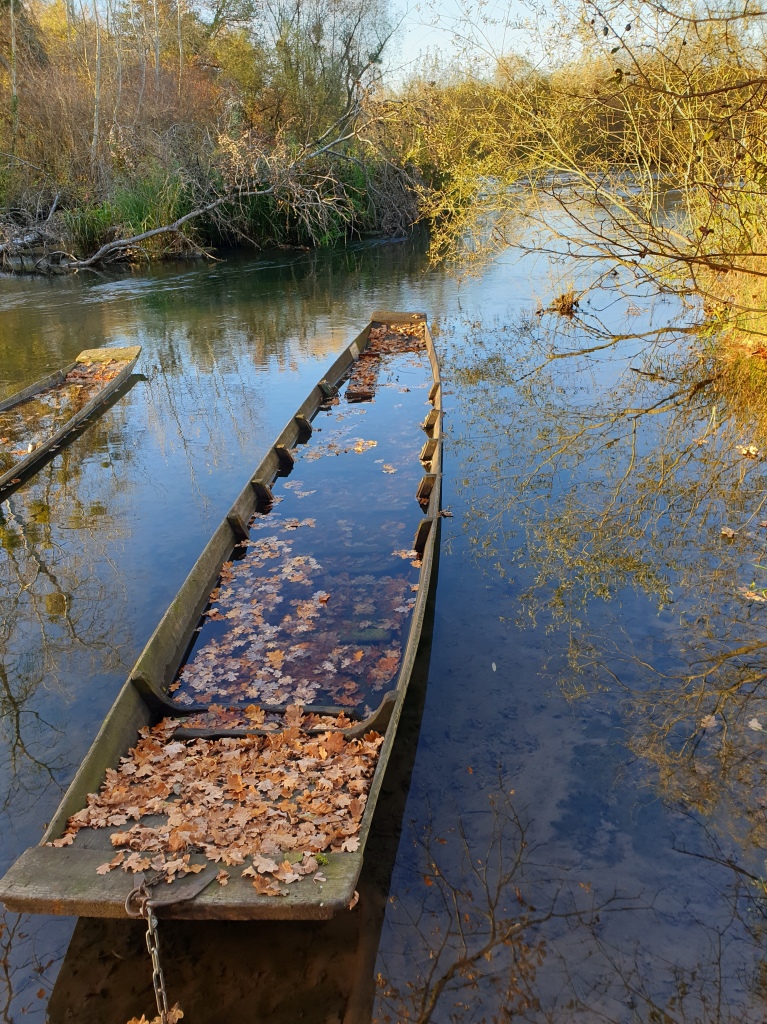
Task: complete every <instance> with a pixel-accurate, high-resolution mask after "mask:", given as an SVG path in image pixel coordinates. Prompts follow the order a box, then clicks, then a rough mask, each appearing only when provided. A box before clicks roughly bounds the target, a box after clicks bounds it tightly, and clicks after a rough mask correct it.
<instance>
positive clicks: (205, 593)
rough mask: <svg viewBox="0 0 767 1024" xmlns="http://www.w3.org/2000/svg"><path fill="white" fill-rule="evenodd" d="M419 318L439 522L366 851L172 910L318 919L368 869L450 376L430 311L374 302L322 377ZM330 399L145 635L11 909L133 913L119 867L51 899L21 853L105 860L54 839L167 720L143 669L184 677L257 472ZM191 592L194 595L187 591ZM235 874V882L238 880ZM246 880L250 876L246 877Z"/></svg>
mask: <svg viewBox="0 0 767 1024" xmlns="http://www.w3.org/2000/svg"><path fill="white" fill-rule="evenodd" d="M414 322H421V323H423V325H424V333H425V342H426V350H427V354H428V357H429V362H430V365H431V371H432V378H433V384H432V386H431V390H430V392H429V396H430V400H431V402H432V408H433V409H436V410H437V411H438V415H437V417H436V419H435V422H434V423H433V424H432V425H431V426H430V427H429V428H428V430H431V433H429V432H428V430H427V437H432V438H434V439H436V441H437V444H436V447H435V451H434V454H433V457H432V460H431V462H430V464H428V465H427V466H423V473H424V475H429V476H432V477H433V478H434V485H433V486H432V489H431V493H430V494H429V501H428V506H427V508H426V510H425V513H424V515H423V517H422V519H421V520H420V521H419V528H420V526H421V525H422V524H423V522H424V521H426V520H428V521H430V523H431V526H430V528H429V533H428V537H427V538H426V542H425V545H424V548H423V553H422V555H421V572H420V575H419V587H418V594H417V597H416V602H415V605H414V607H413V613H412V618H411V622H410V628H409V630H408V637H407V641H406V644H405V648H404V651H403V655H402V661H401V663H400V667H399V670H398V673H397V679H396V686H393V687H392V689H391V690H390V691H389V692H390V693H394V694H396V697H395V699H394V701H393V705H394V706H393V708H392V713H391V717H390V719H389V721H388V723H387V725H386V728H385V731H384V742H383V745H382V747H381V750H380V752H379V755H378V759H377V763H376V768H375V770H374V773H373V776H372V778H371V781H370V787H369V790H368V795H367V802H366V806H365V810H364V812H363V816H362V820H361V825H360V830H359V833H358V835H357V837H358V839H359V848H358V851H355V852H343V853H340V854H334V853H330V854H328V858H329V862H330V863H329V865H328V866H327V867H325V868H324V869H323V871H324V873H325V874H326V876H328V883H329V884H325V885H324V886H321V887H320V888H319V889H318V890H317V891H316V892H314V893H312V896H313V898H312V899H306V890H305V889H304V888H303V885H304V883H294V885H293V886H290V887H289V897H288V898H286V897H282V896H277V897H268V896H258V895H257V894H255V893H254V892H253V891H252V886H250V884H249V883H247V881H246V880H245V879H239V878H234V877H232V878H231V879H230V884H229V885H228V886H227V887H226V889H223V888H222V887H219V886H210V887H208V888H207V889H206V890H205V891H203V892H202V893H201V894H200V895H198V896H197V897H196V898H195V899H193V900H190V901H188V902H179V903H176V904H170V905H167V906H164V907H163V908H162V909H161V910H160V911H159V912H160V914H161V916H163V917H173V918H186V919H226V920H236V919H248V920H251V919H258V918H262V919H297V918H298V919H302V920H308V919H317V918H328V917H331V916H333V915H334V914H335V913H337V912H338V911H340V910H342V909H343V908H344V907H346V906H348V904H349V901H350V899H351V897H352V896H353V893H354V887H355V885H356V883H357V880H358V878H359V874H360V871H361V869H362V862H363V857H364V851H365V847H366V843H367V838H368V834H369V832H370V827H371V824H372V819H373V815H374V812H375V807H376V804H377V801H378V795H379V792H380V789H381V785H382V783H383V778H384V775H385V773H386V768H387V765H388V761H389V757H390V754H391V750H392V747H393V744H394V740H395V736H396V731H397V727H398V724H399V719H400V716H401V713H402V707H403V704H404V700H405V696H406V693H407V689H408V684H409V681H410V675H411V673H412V669H413V664H414V662H415V657H416V654H417V651H418V646H419V642H420V635H421V630H422V626H423V620H424V616H425V613H426V606H427V602H428V598H429V590H430V583H431V574H432V565H433V562H434V552H435V547H436V544H437V541H438V536H439V532H440V531H439V526H440V523H439V508H440V501H441V482H442V382H441V377H440V368H439V361H438V359H437V355H436V351H435V349H434V343H433V340H432V338H431V334H430V332H429V328H428V324H427V319H426V316H425V314H402V313H392V312H389V311H380V310H376V311H374V312H373V313H372V315H371V319H370V321H369V322H368V324H367V325H366V326H365V327H364V328H363V330H362V331H361V332H360V333H359V334H358V335H357V336H356V337H355V338H354V339H353V340H352V342H351V343H350V344H349V345H348V346H347V347H346V348H345V349H344V350H343V351H342V352H341V353H340V354H339V356H338V357H337V358H336V360H335V361H334V362H333V364H332V366H331V367H330V369H329V370H328V372H327V374H326V377H325V378H324V379H323V381H322V383H327V382H329V383H331V384H333V385H334V386H336V385H338V384H339V383H340V382H342V380H343V378H344V376H345V375H346V374H347V371H348V370H349V369H350V367H351V366H353V365H354V363H355V362H356V359H357V358H358V356H359V354H360V352H362V351H364V349H365V348H366V347H367V345H368V342H369V335H370V330H371V328H372V327H373V326H374V325H376V324H389V325H394V324H397V323H414ZM326 401H327V395H326V391H324V390H323V388H322V387H321V386H320V383H318V384H316V385H315V386H314V388H313V389H312V391H311V392H310V394H309V396H308V397H307V398H306V399H305V401H304V402H303V403H302V405H301V406H300V407H299V409H298V410H297V412H296V413H295V414H294V416H293V417H292V418H291V420H290V421H289V422H288V424H287V425H286V427H285V428H284V429H283V431H282V432H281V433H280V435H279V436H278V438H277V440H276V441H275V442H274V443H273V444H272V445H271V446H270V448H269V450H268V451H267V453H266V454H265V456H264V458H263V459H262V460H261V462H260V463H259V466H258V467H257V469H256V471H255V473H253V474H252V475H251V478H250V481H249V482H248V484H246V486H245V487H244V488H243V490H242V491H241V493H240V494H239V495H238V497H237V498H236V499H235V501H234V503H233V505H232V507H231V509H230V510H229V512H228V513H227V514H226V515H225V516H224V518H223V520H222V522H221V524H220V525H219V527H218V528H217V529H216V531H215V532H214V533H213V535H212V536H211V538H210V540H209V541H208V543H207V544H206V546H205V548H204V549H203V551H202V552H201V554H200V556H199V557H198V559H197V561H196V562H195V564H194V565H193V567H192V569H191V570H190V572H189V573H188V575H187V577H186V579H185V580H184V582H183V583H182V585H181V587H180V589H179V591H178V592H177V594H176V597H175V598H174V599H173V601H172V602H171V605H170V606H169V608H168V609H167V611H166V612H165V614H164V615H163V617H162V619H161V620H160V622H159V624H158V625H157V627H156V628H155V630H154V631H153V633H152V635H151V637H150V638H149V640H148V641H147V643H146V644H145V646H144V649H143V651H142V653H141V654H140V655H139V657H138V658H137V660H136V662H135V664H134V667H133V669H132V670H131V672H130V673H129V675H128V678H127V680H126V682H125V683H124V684H123V686H122V688H121V689H120V691H119V693H118V694H117V696H116V698H115V701H114V703H113V705H112V707H111V708H110V710H109V712H107V715H106V717H105V719H104V721H103V723H102V725H101V727H100V729H99V731H98V733H97V735H96V737H95V738H94V740H93V742H92V744H91V747H90V748H89V750H88V752H87V753H86V755H85V757H84V759H83V761H82V762H81V764H80V767H79V768H78V770H77V772H76V774H75V776H74V778H73V779H72V781H71V783H70V784H69V786H68V788H67V791H66V793H65V794H64V796H63V798H62V800H61V803H60V805H59V807H58V809H57V810H56V812H55V813H54V815H53V817H52V819H51V821H50V823H49V825H48V827H47V829H46V831H45V834H44V835H43V837H42V839H41V840H40V843H39V844H38V846H36V847H31V848H29V849H28V850H27V851H25V853H23V854H22V855H21V857H20V858H19V859H18V860H17V861H16V862H15V864H14V865H13V866H12V867H11V869H10V870H9V872H8V874H7V875H6V878H5V879H2V880H0V901H2V902H4V903H5V904H6V906H7V907H8V909H11V910H25V911H29V910H35V911H36V912H40V913H58V914H80V915H82V916H103V917H124V916H125V910H124V899H125V895H126V894H127V892H128V888H129V886H130V884H131V883H130V880H129V879H127V878H120V877H119V875H118V873H116V872H115V873H114V876H116V877H113V875H107V876H98V877H97V881H98V886H99V887H100V888H101V889H102V890H104V891H103V895H102V899H101V900H95V899H88V898H85V899H84V900H79V901H78V895H77V892H73V893H72V895H71V898H70V897H69V893H67V895H66V897H62V896H49V897H48V898H47V899H46V898H45V897H44V896H43V895H42V892H38V894H37V895H36V896H33V895H32V894H31V893H29V894H28V895H24V894H22V893H20V892H19V891H18V888H19V886H18V885H17V884H16V882H15V879H14V877H13V876H14V875H15V874H17V871H16V866H17V865H19V866H21V862H22V861H24V859H25V858H29V859H30V860H35V859H36V860H37V861H38V862H39V863H38V867H39V868H42V867H43V865H45V866H46V867H48V866H49V867H48V871H47V872H46V873H49V872H50V868H52V867H53V866H54V864H60V866H61V868H65V867H66V862H67V861H69V860H70V859H72V858H73V856H74V859H77V854H80V855H81V858H80V859H81V860H82V861H87V862H88V866H87V867H86V864H85V863H82V865H81V867H82V868H86V870H87V871H88V873H89V874H90V873H91V871H95V867H96V866H97V865H95V864H94V865H93V866H92V867H91V866H90V861H91V860H92V859H93V858H94V856H95V855H96V853H98V857H99V860H103V858H104V856H105V850H98V851H96V850H94V849H92V848H91V849H87V848H84V847H79V848H78V847H65V848H59V849H56V848H51V847H50V846H48V845H47V844H49V843H50V842H51V841H52V840H53V839H54V838H58V837H59V836H60V835H61V834H62V833H63V832H64V830H65V828H66V824H67V821H68V819H69V818H70V817H71V815H72V814H73V813H76V811H78V810H80V809H81V808H82V807H83V806H84V805H85V800H86V797H87V795H88V794H89V793H92V792H95V791H97V790H98V788H99V786H100V785H101V783H102V781H103V778H104V772H105V770H106V768H108V767H114V766H116V764H117V763H118V761H119V759H120V757H122V756H124V755H125V754H126V753H127V751H128V750H129V749H130V748H131V747H132V746H134V745H135V742H136V737H137V733H138V729H139V728H141V727H142V726H146V725H150V724H151V723H152V722H153V721H157V720H159V718H160V717H162V713H161V712H160V711H159V710H158V709H157V708H153V707H152V706H151V703H150V701H149V700H148V699H147V694H146V690H145V689H143V688H141V689H140V688H139V686H137V685H136V680H137V678H139V679H140V677H141V675H142V673H151V674H152V675H153V676H154V679H155V681H156V682H157V683H159V686H160V688H161V689H162V690H163V691H165V692H166V693H167V687H168V686H169V684H170V682H171V681H172V680H173V678H175V675H176V672H177V671H178V667H179V664H180V662H181V660H182V659H183V657H184V654H185V653H186V651H187V647H188V642H189V640H190V639H191V635H192V633H193V631H194V629H195V627H196V626H197V624H198V623H199V618H200V615H201V613H202V611H203V610H204V608H205V606H206V604H207V602H208V599H209V595H210V591H211V589H212V588H213V586H214V585H215V583H216V581H217V580H218V578H219V576H220V573H221V568H222V566H223V564H224V563H225V562H226V561H227V560H228V559H230V558H231V555H232V552H233V551H234V550H235V548H236V546H237V544H238V543H239V541H240V539H241V538H240V537H238V535H237V533H236V529H235V526H234V525H233V523H232V519H233V517H234V518H235V519H236V518H237V517H239V518H240V521H244V522H245V523H248V522H249V521H250V519H251V517H252V515H253V514H254V512H256V511H258V504H259V498H258V493H257V488H256V487H255V485H254V482H256V481H258V482H259V483H261V484H266V486H267V487H270V486H271V484H272V483H273V481H274V479H275V478H276V477H277V476H278V475H280V470H281V468H282V467H281V464H280V460H279V458H278V456H277V454H276V452H275V449H276V448H277V446H278V445H280V444H283V445H285V446H286V447H287V448H288V449H290V448H292V447H293V446H294V445H295V443H296V442H297V440H298V438H299V437H300V436H301V434H302V429H301V426H300V423H299V422H297V417H306V418H307V419H309V420H311V419H312V417H313V416H314V415H315V414H316V413H317V412H318V411H319V408H320V406H321V405H324V404H325V403H326ZM184 598H186V599H187V600H186V601H185V600H184ZM179 605H181V606H182V607H186V609H187V610H186V612H185V613H183V612H182V614H183V617H184V619H185V620H186V621H185V622H182V623H180V624H179V622H178V621H177V618H178V607H179ZM190 606H191V610H190ZM168 641H170V642H171V646H172V647H173V652H174V653H173V655H172V657H171V658H170V660H169V661H168V660H166V662H165V664H164V665H162V664H158V663H157V660H156V657H155V655H156V653H157V649H158V648H163V647H165V646H166V645H167V644H168ZM53 854H60V855H61V854H64V856H63V857H60V858H58V859H57V858H55V857H53V856H52V855H53ZM35 855H37V856H35ZM31 866H32V865H31V864H30V867H31ZM38 873H39V872H38ZM73 875H74V876H76V877H79V876H81V875H82V871H80V872H73ZM6 879H7V881H6ZM89 883H90V884H89ZM232 883H235V884H234V885H232ZM237 883H241V884H239V885H238V884H237ZM177 884H179V889H181V883H177ZM243 885H245V886H247V888H246V889H245V890H244V892H243V895H247V896H248V897H249V898H248V899H247V900H242V899H237V898H236V890H237V889H242V887H243ZM60 887H61V884H60V885H59V886H58V887H57V890H58V889H60ZM95 887H96V883H95V882H94V880H93V879H88V880H86V885H85V888H95ZM299 888H300V889H301V892H300V898H299V900H295V899H290V896H294V897H295V896H299V891H298V890H299ZM39 889H41V890H43V889H45V884H44V883H42V884H41V885H40V886H39ZM74 889H75V890H79V889H80V886H78V885H75V886H74ZM111 889H116V890H119V892H117V891H116V892H115V893H109V892H107V891H105V890H111ZM123 890H124V891H123ZM158 909H159V908H158Z"/></svg>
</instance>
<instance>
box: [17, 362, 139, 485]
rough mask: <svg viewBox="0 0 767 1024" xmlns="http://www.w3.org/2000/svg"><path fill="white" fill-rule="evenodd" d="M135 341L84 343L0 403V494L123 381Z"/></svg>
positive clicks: (22, 475) (27, 471)
mask: <svg viewBox="0 0 767 1024" xmlns="http://www.w3.org/2000/svg"><path fill="white" fill-rule="evenodd" d="M140 355H141V346H140V345H132V346H131V347H129V348H89V349H85V350H84V351H82V352H81V353H80V354H79V355H78V356H77V359H76V360H75V361H74V362H73V363H70V364H69V365H68V366H65V367H64V368H63V369H61V370H56V372H55V373H51V374H49V375H48V376H47V377H43V378H42V379H41V380H38V381H36V382H35V383H34V384H31V385H30V386H29V387H26V388H24V390H23V391H19V392H18V393H17V394H15V395H11V396H10V397H9V398H6V399H5V400H4V401H2V402H0V493H2V491H3V490H4V489H7V488H8V487H10V486H11V485H15V484H17V483H19V482H20V481H21V479H22V478H23V477H24V476H25V475H26V474H28V473H29V472H30V470H31V469H33V468H34V466H35V464H36V463H38V462H39V461H40V460H41V459H42V458H43V457H44V456H45V455H47V454H48V453H49V452H50V451H51V450H52V449H53V448H55V447H56V446H57V445H59V444H60V443H61V442H62V441H63V440H64V438H65V437H66V436H67V434H69V433H71V432H72V431H73V430H74V429H75V428H76V427H78V426H79V425H80V424H81V423H82V422H83V421H84V420H86V419H87V418H88V417H89V416H90V415H92V413H94V412H95V411H96V410H97V409H98V408H99V406H101V405H103V403H104V402H106V400H107V399H108V398H109V396H110V395H111V394H113V393H114V392H115V391H116V390H117V388H119V387H120V385H121V384H124V383H125V381H126V380H127V379H128V377H129V376H130V375H131V372H132V371H133V367H134V366H135V365H136V361H137V360H138V357H139V356H140Z"/></svg>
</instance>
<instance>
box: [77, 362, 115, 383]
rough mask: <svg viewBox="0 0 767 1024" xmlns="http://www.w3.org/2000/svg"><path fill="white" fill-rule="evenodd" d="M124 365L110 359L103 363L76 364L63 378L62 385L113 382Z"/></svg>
mask: <svg viewBox="0 0 767 1024" xmlns="http://www.w3.org/2000/svg"><path fill="white" fill-rule="evenodd" d="M124 368H125V363H124V362H122V361H121V360H119V359H110V360H108V361H107V362H105V363H77V364H76V365H75V366H74V368H73V369H72V370H70V371H69V373H68V374H67V375H66V377H65V378H64V384H91V383H100V384H104V383H106V382H107V381H110V380H114V378H115V377H116V376H117V374H118V373H119V372H120V370H122V369H124Z"/></svg>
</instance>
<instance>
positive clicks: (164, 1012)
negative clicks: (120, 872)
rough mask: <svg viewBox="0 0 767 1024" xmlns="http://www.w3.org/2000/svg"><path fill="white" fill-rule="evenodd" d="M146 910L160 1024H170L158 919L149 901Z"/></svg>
mask: <svg viewBox="0 0 767 1024" xmlns="http://www.w3.org/2000/svg"><path fill="white" fill-rule="evenodd" d="M144 907H145V908H146V948H147V949H148V950H149V955H150V957H151V958H152V984H153V985H154V995H155V999H156V1000H157V1010H158V1012H159V1014H160V1024H168V993H167V992H166V991H165V975H164V974H163V973H162V965H161V964H160V935H159V932H158V931H157V918H156V917H155V913H154V910H152V904H151V903H150V902H149V901H148V900H147V902H146V903H144Z"/></svg>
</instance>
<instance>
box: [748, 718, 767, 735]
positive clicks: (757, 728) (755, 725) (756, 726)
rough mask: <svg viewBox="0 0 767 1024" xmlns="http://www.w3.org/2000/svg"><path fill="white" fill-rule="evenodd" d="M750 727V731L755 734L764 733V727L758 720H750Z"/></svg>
mask: <svg viewBox="0 0 767 1024" xmlns="http://www.w3.org/2000/svg"><path fill="white" fill-rule="evenodd" d="M748 727H749V729H753V730H754V732H764V726H763V725H762V723H761V722H760V721H759V719H758V718H752V719H750V721H749V722H748Z"/></svg>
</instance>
